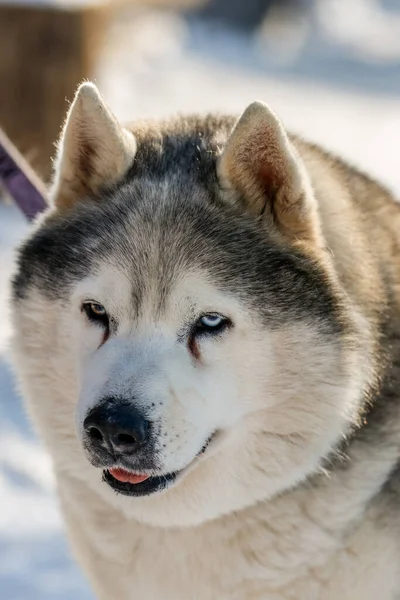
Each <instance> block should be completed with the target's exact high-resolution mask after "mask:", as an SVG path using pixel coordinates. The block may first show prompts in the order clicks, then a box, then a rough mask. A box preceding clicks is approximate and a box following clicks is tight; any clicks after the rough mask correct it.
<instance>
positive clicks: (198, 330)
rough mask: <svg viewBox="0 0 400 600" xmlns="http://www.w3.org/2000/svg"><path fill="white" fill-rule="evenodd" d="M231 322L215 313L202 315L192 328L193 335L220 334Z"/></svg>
mask: <svg viewBox="0 0 400 600" xmlns="http://www.w3.org/2000/svg"><path fill="white" fill-rule="evenodd" d="M230 324H231V322H230V321H229V319H227V318H226V317H224V316H222V315H219V314H217V313H215V314H213V313H208V314H206V315H202V316H201V317H200V318H199V319H198V321H197V323H196V324H195V327H194V332H193V333H194V334H195V335H213V334H217V333H221V332H222V331H223V330H224V329H225V328H226V327H228V325H230Z"/></svg>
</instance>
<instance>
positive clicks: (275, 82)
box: [0, 0, 400, 600]
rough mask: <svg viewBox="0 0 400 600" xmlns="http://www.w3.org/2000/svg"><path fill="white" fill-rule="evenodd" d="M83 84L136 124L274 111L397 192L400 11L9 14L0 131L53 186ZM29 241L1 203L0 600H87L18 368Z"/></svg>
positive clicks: (26, 6) (56, 0)
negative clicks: (14, 281)
mask: <svg viewBox="0 0 400 600" xmlns="http://www.w3.org/2000/svg"><path fill="white" fill-rule="evenodd" d="M84 78H90V79H93V80H94V81H96V83H97V84H98V86H99V87H100V89H101V91H102V93H103V95H104V97H105V99H106V100H107V102H108V103H109V104H110V106H111V107H112V108H113V110H114V112H115V113H116V114H117V116H118V117H119V118H120V119H122V120H128V121H130V120H133V119H135V118H139V117H144V116H152V117H157V116H163V115H168V114H171V113H174V112H177V111H179V112H184V113H188V112H194V111H203V112H204V111H211V110H213V111H215V110H216V111H221V112H234V113H240V112H241V111H242V110H243V109H244V108H245V107H246V105H247V104H249V103H250V102H252V101H253V100H255V99H260V100H264V101H266V102H267V103H269V104H270V105H271V106H272V107H273V109H274V110H275V111H276V112H277V113H278V114H279V115H280V117H281V118H282V120H283V122H284V124H285V125H286V126H287V127H288V128H289V129H291V130H292V131H294V132H296V133H300V134H302V135H303V136H305V137H307V138H309V139H311V140H313V141H316V142H319V143H321V144H322V145H323V146H325V147H327V148H329V149H332V150H334V151H335V152H338V153H340V154H342V155H343V156H344V157H345V158H347V159H348V160H349V161H350V162H351V163H353V164H355V165H357V166H359V167H361V168H362V169H363V170H365V171H367V172H368V173H369V174H370V175H372V176H376V177H378V178H380V179H381V180H382V181H383V182H384V183H385V184H386V185H388V186H389V187H390V188H391V189H392V190H394V191H395V192H396V193H397V195H399V193H400V0H202V1H200V0H114V1H111V0H109V1H107V0H16V1H12V0H7V1H4V0H0V127H1V128H2V129H4V131H5V132H6V133H7V134H8V136H9V137H10V138H11V140H12V141H13V142H14V143H15V144H16V145H17V146H18V147H19V148H20V150H21V151H22V152H23V153H24V155H25V157H26V158H27V159H28V161H29V162H30V163H31V164H32V166H33V167H34V168H35V169H36V170H37V172H38V173H39V174H40V176H41V177H42V178H43V179H45V180H46V181H47V180H48V178H49V175H50V171H51V160H50V158H51V155H52V154H53V150H54V146H53V144H54V141H55V139H56V137H57V136H58V133H59V130H60V125H61V123H62V120H63V117H64V114H65V111H66V109H67V101H70V100H71V99H72V97H73V92H74V90H75V88H76V86H77V84H78V83H79V82H80V81H81V80H82V79H84ZM27 231H28V225H27V223H26V221H25V220H24V218H23V216H22V215H21V214H20V213H19V211H18V209H16V207H15V206H14V205H13V204H12V202H10V200H9V199H7V198H6V197H5V194H4V192H3V194H2V192H1V190H0V599H1V600H28V599H29V600H50V599H52V600H53V599H60V600H67V599H68V600H70V599H72V598H79V600H86V599H90V598H92V595H91V593H90V591H89V589H88V586H87V584H86V582H85V581H84V579H83V576H82V575H81V574H80V573H79V571H78V569H77V567H76V566H75V565H74V563H73V561H72V559H71V558H70V555H69V552H68V547H67V544H66V541H65V538H64V533H63V528H62V522H61V519H60V515H59V511H58V507H57V502H56V499H55V496H54V483H53V479H52V474H51V467H50V463H49V460H48V458H47V456H46V454H45V452H44V451H43V450H42V448H41V447H40V445H39V443H38V442H37V440H36V439H35V436H34V434H33V432H32V429H31V426H30V424H29V422H28V420H27V419H26V417H25V416H24V411H23V408H22V406H21V400H20V398H19V396H18V394H17V393H16V391H15V387H14V381H13V377H12V373H11V370H10V367H9V364H8V360H9V355H8V354H9V353H8V350H7V340H8V338H9V335H10V325H9V320H8V316H7V297H8V289H9V286H8V282H9V277H10V274H11V272H12V268H13V260H14V252H15V247H16V245H17V244H18V242H19V240H20V239H21V238H22V237H23V236H24V235H25V234H26V232H27ZM115 600H118V599H115Z"/></svg>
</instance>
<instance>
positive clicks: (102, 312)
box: [82, 301, 108, 327]
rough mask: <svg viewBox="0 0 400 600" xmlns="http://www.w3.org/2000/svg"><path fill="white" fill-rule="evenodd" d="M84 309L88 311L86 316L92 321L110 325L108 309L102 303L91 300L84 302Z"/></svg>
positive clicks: (85, 311)
mask: <svg viewBox="0 0 400 600" xmlns="http://www.w3.org/2000/svg"><path fill="white" fill-rule="evenodd" d="M82 310H83V312H84V313H86V316H87V318H88V319H89V320H90V321H93V322H95V323H99V324H100V325H103V326H107V327H108V315H107V311H106V309H105V308H104V306H103V305H102V304H99V303H98V302H91V301H90V302H84V303H83V304H82Z"/></svg>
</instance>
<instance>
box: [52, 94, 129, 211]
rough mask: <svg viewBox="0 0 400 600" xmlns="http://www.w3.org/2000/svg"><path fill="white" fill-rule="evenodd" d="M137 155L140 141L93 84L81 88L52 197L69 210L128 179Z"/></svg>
mask: <svg viewBox="0 0 400 600" xmlns="http://www.w3.org/2000/svg"><path fill="white" fill-rule="evenodd" d="M135 153H136V140H135V137H134V136H133V134H132V133H131V132H130V131H127V130H126V129H124V128H123V127H121V125H120V124H119V123H118V121H117V119H116V117H115V116H114V115H113V113H112V112H111V111H110V109H109V108H108V107H107V106H106V104H105V103H104V101H103V99H102V98H101V96H100V93H99V91H98V90H97V88H96V86H95V85H94V84H93V83H83V84H81V85H80V86H79V88H78V91H77V93H76V95H75V98H74V101H73V103H72V104H71V107H70V109H69V112H68V115H67V118H66V121H65V125H64V128H63V131H62V133H61V137H60V140H59V142H58V152H57V156H56V159H55V176H54V183H53V188H52V190H51V191H50V197H51V199H52V201H53V203H54V205H55V206H56V207H57V208H59V209H65V208H68V207H70V206H72V205H73V204H75V203H76V202H79V201H82V200H84V199H85V197H89V196H90V197H96V196H97V195H98V194H99V192H100V191H101V189H102V188H104V187H105V186H107V185H112V184H113V183H116V182H118V181H119V180H120V179H122V177H123V176H124V175H125V173H126V172H127V170H128V169H129V167H130V165H131V164H132V162H133V159H134V157H135Z"/></svg>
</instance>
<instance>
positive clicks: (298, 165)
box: [218, 102, 319, 243]
mask: <svg viewBox="0 0 400 600" xmlns="http://www.w3.org/2000/svg"><path fill="white" fill-rule="evenodd" d="M218 175H219V181H220V185H221V189H222V193H223V196H224V197H225V198H226V199H227V200H228V201H231V202H239V203H242V204H243V203H244V207H245V209H246V210H248V211H249V212H251V213H252V214H254V215H255V216H258V217H259V218H260V220H262V222H263V223H265V224H267V225H269V226H271V227H273V228H274V229H275V231H277V232H278V233H279V234H280V235H281V236H283V237H284V238H285V239H289V240H290V241H293V240H297V241H300V240H301V241H309V242H313V243H315V242H316V241H317V240H318V239H319V227H318V217H317V210H316V203H315V199H314V195H313V192H312V189H311V184H310V181H309V178H308V175H307V173H306V171H305V167H304V166H303V164H302V161H301V159H300V157H299V156H298V154H297V151H296V149H295V148H294V146H293V144H292V143H291V142H290V140H289V138H288V136H287V135H286V132H285V130H284V128H283V126H282V124H281V122H280V121H279V120H278V118H277V117H276V116H275V115H274V113H273V112H272V111H271V109H270V108H269V107H268V106H267V105H266V104H263V103H262V102H254V103H253V104H251V105H250V106H249V107H248V108H247V109H246V110H245V111H244V113H243V114H242V116H241V117H240V119H239V121H238V122H237V124H236V126H235V128H234V129H233V131H232V133H231V135H230V137H229V139H228V141H227V144H226V147H225V149H224V151H223V153H222V156H221V157H220V159H219V164H218Z"/></svg>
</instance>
